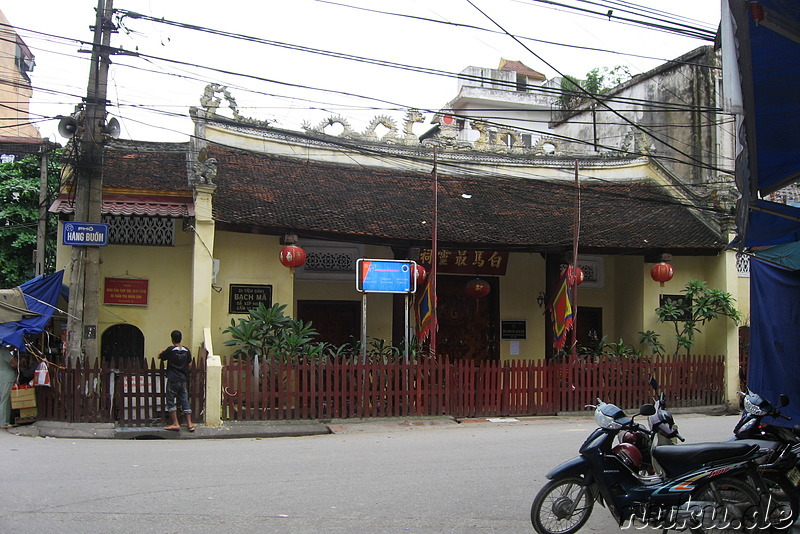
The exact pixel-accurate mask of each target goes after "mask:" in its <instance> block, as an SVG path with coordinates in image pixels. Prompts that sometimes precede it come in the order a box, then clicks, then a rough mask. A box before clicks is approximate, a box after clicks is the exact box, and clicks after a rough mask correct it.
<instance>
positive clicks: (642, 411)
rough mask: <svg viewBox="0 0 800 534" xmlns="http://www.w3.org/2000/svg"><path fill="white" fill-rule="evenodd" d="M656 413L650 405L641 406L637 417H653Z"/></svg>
mask: <svg viewBox="0 0 800 534" xmlns="http://www.w3.org/2000/svg"><path fill="white" fill-rule="evenodd" d="M655 413H656V407H655V406H653V405H652V404H642V407H641V408H639V415H653V414H655Z"/></svg>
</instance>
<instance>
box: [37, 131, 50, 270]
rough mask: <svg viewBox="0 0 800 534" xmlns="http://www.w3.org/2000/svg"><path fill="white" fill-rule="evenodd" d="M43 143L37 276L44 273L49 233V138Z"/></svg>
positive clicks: (40, 172) (40, 169) (40, 168)
mask: <svg viewBox="0 0 800 534" xmlns="http://www.w3.org/2000/svg"><path fill="white" fill-rule="evenodd" d="M45 141H46V142H45V144H43V145H42V149H41V150H42V157H41V159H40V167H39V221H38V224H37V226H36V276H42V275H43V274H44V261H45V257H46V255H45V234H46V233H47V185H48V184H47V164H48V163H47V162H48V155H49V152H50V143H49V140H47V139H45Z"/></svg>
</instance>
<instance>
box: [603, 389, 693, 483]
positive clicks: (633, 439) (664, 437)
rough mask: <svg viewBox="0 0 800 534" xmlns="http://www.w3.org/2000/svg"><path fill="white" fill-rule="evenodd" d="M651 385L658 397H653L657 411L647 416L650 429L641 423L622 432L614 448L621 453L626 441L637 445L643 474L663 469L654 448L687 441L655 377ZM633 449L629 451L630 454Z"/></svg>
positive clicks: (654, 472) (651, 473)
mask: <svg viewBox="0 0 800 534" xmlns="http://www.w3.org/2000/svg"><path fill="white" fill-rule="evenodd" d="M649 383H650V387H652V388H653V392H654V393H655V395H656V398H654V399H653V406H654V408H655V413H654V414H653V415H650V416H648V417H647V423H648V427H649V428H648V429H645V428H644V427H643V426H641V425H639V428H638V429H637V430H633V431H630V430H629V431H626V432H623V433H622V434H620V438H619V439H620V445H618V446H617V447H615V448H614V449H613V450H614V452H615V453H617V454H618V453H620V452H621V449H623V448H625V447H627V446H626V445H624V444H625V443H628V444H631V445H633V446H634V447H636V448H637V449H638V451H639V453H640V454H641V456H642V466H641V469H640V474H642V475H656V474H658V473H659V472H660V471H661V468H660V466H659V465H658V461H656V460H655V459H654V458H653V449H654V448H656V447H660V446H663V445H675V444H676V443H677V442H678V440H680V441H682V442H683V441H686V440H685V439H684V437H683V436H681V435H680V434H679V433H678V427H677V426H676V425H675V420H674V419H673V417H672V414H671V413H670V411H669V410H668V409H667V397H666V394H665V393H664V392H663V391H659V385H658V381H657V380H656V379H655V377H650V380H649ZM630 453H632V451H628V454H630Z"/></svg>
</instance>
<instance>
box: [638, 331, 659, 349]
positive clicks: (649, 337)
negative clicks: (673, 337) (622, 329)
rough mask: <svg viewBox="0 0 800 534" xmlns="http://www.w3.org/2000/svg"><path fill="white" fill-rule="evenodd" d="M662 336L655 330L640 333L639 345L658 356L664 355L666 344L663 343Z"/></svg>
mask: <svg viewBox="0 0 800 534" xmlns="http://www.w3.org/2000/svg"><path fill="white" fill-rule="evenodd" d="M659 338H660V334H658V333H657V332H655V331H653V330H646V331H644V332H639V344H641V345H644V346H645V347H647V348H648V349H649V350H650V352H652V353H653V354H656V355H662V354H664V344H663V343H661V340H660V339H659Z"/></svg>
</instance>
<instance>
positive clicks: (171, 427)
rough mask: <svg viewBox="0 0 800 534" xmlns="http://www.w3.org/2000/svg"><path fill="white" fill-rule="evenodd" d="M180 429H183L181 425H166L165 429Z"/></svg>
mask: <svg viewBox="0 0 800 534" xmlns="http://www.w3.org/2000/svg"><path fill="white" fill-rule="evenodd" d="M180 429H181V427H180V425H169V426H165V427H164V430H180Z"/></svg>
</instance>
